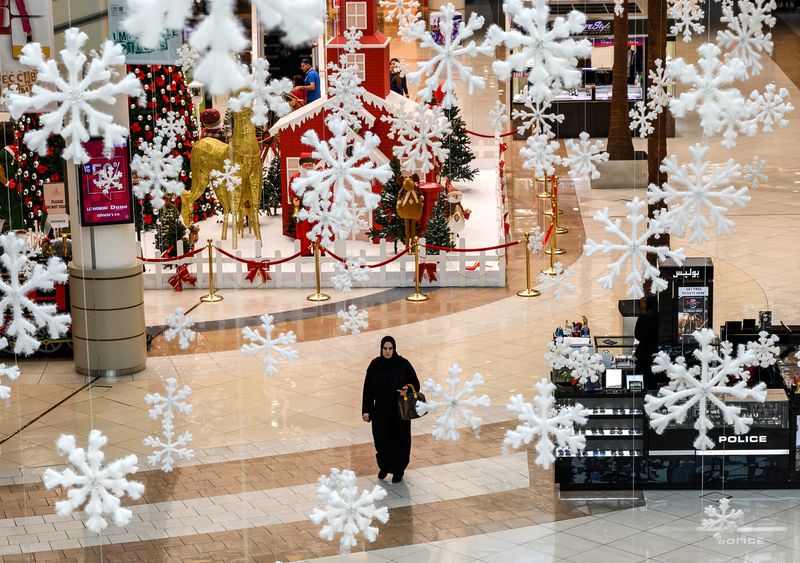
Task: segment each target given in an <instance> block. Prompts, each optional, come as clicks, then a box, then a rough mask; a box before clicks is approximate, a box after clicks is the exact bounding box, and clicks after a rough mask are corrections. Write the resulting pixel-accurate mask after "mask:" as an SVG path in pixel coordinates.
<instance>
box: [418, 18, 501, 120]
mask: <svg viewBox="0 0 800 563" xmlns="http://www.w3.org/2000/svg"><path fill="white" fill-rule="evenodd" d="M439 12H440V14H441V16H440V18H439V34H440V36H441V38H442V40H441V43H439V42H437V40H436V39H434V36H433V34H432V33H430V32H429V31H428V30H427V29H426V27H425V22H424V21H419V22H417V23H415V24H414V25H412V26H411V28H410V34H411V36H412V37H414V38H415V39H417V40H418V41H419V48H420V49H430V50H431V51H433V57H432V58H430V59H428V60H425V61H423V62H421V63H417V66H418V68H417V70H415V71H414V72H409V73H408V75H407V76H408V81H409V82H410V83H411V84H414V85H418V84H419V82H420V80H422V77H423V76H427V78H426V79H425V87H424V88H422V89H420V90H419V91H418V92H417V97H419V98H420V99H422V100H423V101H425V102H430V101H431V99H433V93H434V92H435V91H436V90H437V89H439V88H440V89H441V91H442V93H443V94H444V97H443V98H442V101H441V104H442V107H443V108H445V109H449V108H452V107H453V106H455V105H456V103H457V102H456V96H455V94H456V83H455V76H456V74H457V75H458V78H460V79H461V80H462V81H463V82H465V83H466V84H467V94H468V95H469V96H472V95H473V94H474V93H475V91H476V90H483V89H484V88H485V86H486V81H485V80H484V79H483V77H482V76H479V75H476V74H475V73H474V72H473V69H472V67H471V66H468V65H466V64H464V63H462V62H461V61H460V60H459V58H460V57H470V58H473V59H474V58H475V57H477V56H478V55H479V54H483V55H490V54H492V53H493V52H494V49H493V48H492V47H491V46H490V45H488V44H484V45H482V46H480V47H479V46H478V45H477V44H476V43H475V41H470V42H469V43H467V39H469V38H470V37H472V36H473V35H474V34H475V32H476V31H479V30H480V29H481V28H482V27H483V22H484V19H483V16H479V15H478V14H476V13H475V12H472V13H471V14H470V16H469V20H467V23H466V25H465V24H464V23H463V22H461V19H460V18H461V14H460V13H459V12H458V11H456V8H455V6H453V5H452V4H445V5H444V6H442V7H441V8H440V9H439ZM456 14H458V17H459V20H458V22H459V23H460V25H459V27H458V29H457V31H456V32H455V33H454V26H455V23H454V22H455V17H456Z"/></svg>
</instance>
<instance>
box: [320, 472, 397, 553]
mask: <svg viewBox="0 0 800 563" xmlns="http://www.w3.org/2000/svg"><path fill="white" fill-rule="evenodd" d="M384 497H386V490H385V489H383V488H382V487H379V486H378V485H375V486H374V487H373V488H372V490H371V491H368V490H361V491H359V489H358V487H357V485H356V479H355V474H354V473H353V472H352V471H348V470H345V471H342V472H341V473H339V472H338V471H337V470H335V469H334V470H332V471H331V476H330V477H329V478H326V477H325V476H323V478H321V479H320V481H319V485H318V487H317V498H319V499H320V504H321V505H322V508H314V510H313V511H312V512H311V514H310V515H309V518H311V521H312V522H313V523H314V524H315V525H317V526H319V525H320V524H322V523H323V522H325V524H324V525H323V526H322V528H321V529H320V531H319V537H320V538H322V539H324V540H327V541H332V540H333V537H334V536H335V535H336V534H342V537H341V538H340V540H339V552H340V554H342V555H346V554H348V553H350V551H351V550H352V548H353V547H355V546H356V545H358V542H357V541H356V536H357V535H358V534H359V533H361V534H363V535H364V539H365V540H366V541H368V542H374V541H375V540H376V539H377V538H378V528H377V527H375V526H372V521H373V519H377V520H378V521H379V522H381V523H383V524H385V523H386V522H388V521H389V509H388V508H387V507H385V506H382V507H380V508H378V507H376V506H375V503H376V502H378V501H380V500H382V499H383V498H384Z"/></svg>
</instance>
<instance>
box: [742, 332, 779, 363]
mask: <svg viewBox="0 0 800 563" xmlns="http://www.w3.org/2000/svg"><path fill="white" fill-rule="evenodd" d="M779 341H780V338H779V337H778V335H777V334H770V333H768V332H767V331H765V330H762V331H761V332H759V333H758V340H757V341H756V342H748V343H747V350H748V351H749V352H752V353H753V355H754V356H755V358H754V361H753V363H752V364H750V365H754V366H760V367H762V368H768V367H769V366H771V365H774V364H775V362H776V361H777V360H778V356H779V355H780V353H781V349H780V348H779V347H778V346H777V344H778V342H779Z"/></svg>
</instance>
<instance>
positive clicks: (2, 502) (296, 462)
mask: <svg viewBox="0 0 800 563" xmlns="http://www.w3.org/2000/svg"><path fill="white" fill-rule="evenodd" d="M792 25H794V22H792ZM795 27H796V25H795ZM787 29H788V27H787ZM678 48H679V54H681V55H682V54H689V49H690V48H691V45H690V46H684V45H683V44H679V46H678ZM401 51H402V55H403V56H404V57H405V58H406V59H407V60H412V59H413V58H415V57H416V54H415V52H414V51H413V49H411V48H410V47H408V46H406V45H400V44H398V52H401ZM488 62H489V61H488V59H485V60H484V61H483V64H486V63H488ZM487 77H488V78H489V80H488V82H489V88H488V90H487V91H489V92H492V94H482V95H478V96H472V97H469V98H467V97H466V96H464V99H465V102H464V115H465V119H466V120H467V123H468V125H469V126H470V127H471V128H472V129H478V130H488V120H487V119H486V114H487V113H488V110H489V108H490V107H491V106H492V105H493V103H494V97H495V96H496V93H495V92H496V86H497V85H496V83H493V82H492V78H491V76H490V75H487ZM768 80H769V81H774V82H776V84H777V85H778V86H781V87H786V88H788V89H789V90H790V92H791V93H792V96H793V98H794V99H795V101H797V100H800V95H798V88H797V86H795V85H794V84H792V82H791V81H790V80H789V79H788V78H787V76H786V75H785V74H784V72H783V71H782V70H781V68H779V67H778V66H776V65H774V64H772V63H771V62H769V61H768V64H767V69H766V70H765V73H764V75H763V76H762V77H759V78H758V79H754V80H752V81H751V82H750V83H749V84H747V88H745V89H746V90H747V89H748V88H750V87H752V88H755V87H759V86H763V84H764V82H765V81H768ZM699 140H700V137H699V136H698V133H697V128H696V123H694V122H693V121H691V120H690V121H688V122H685V123H683V122H682V123H681V125H680V128H679V137H678V138H676V139H673V140H671V141H670V145H669V150H670V153H674V154H678V155H679V156H681V157H684V156H685V155H686V154H687V151H686V148H687V147H688V146H689V145H690V144H692V143H694V142H698V141H699ZM637 143H638V141H637ZM798 146H800V116H794V119H793V120H792V123H791V125H790V126H789V127H788V128H786V129H782V130H779V131H778V132H776V133H773V134H772V135H760V136H759V137H758V138H756V139H752V140H750V139H741V140H740V142H739V144H738V145H737V147H736V148H735V149H734V150H731V151H725V150H723V149H721V148H719V146H717V145H715V144H714V143H713V142H712V147H713V153H712V155H713V158H714V159H715V160H716V161H720V160H723V159H725V158H729V157H733V158H737V159H739V160H740V161H741V162H746V161H749V160H751V159H752V156H753V154H755V153H756V152H757V154H758V155H759V156H760V157H761V158H763V159H765V160H767V162H768V163H769V165H768V169H767V172H768V174H769V182H768V183H767V184H766V185H764V186H762V187H761V188H759V190H758V191H757V192H755V193H753V194H752V196H753V200H752V202H751V203H750V205H748V207H746V208H744V209H736V210H734V211H733V212H732V214H731V216H732V217H733V218H734V220H735V221H736V227H735V228H734V230H733V232H732V234H731V235H730V236H727V237H724V238H714V239H713V240H712V241H711V242H710V243H708V244H706V245H704V246H702V247H693V246H690V245H687V244H685V243H683V241H674V242H675V244H676V245H681V244H683V246H684V247H685V248H686V251H687V255H690V256H711V257H713V259H714V262H715V266H716V279H715V291H716V295H715V318H716V323H715V324H719V323H720V322H721V321H722V320H724V319H739V318H742V317H752V316H754V314H755V313H757V311H759V310H763V309H771V310H772V311H773V312H774V317H775V319H776V320H784V321H786V322H787V324H788V323H795V324H796V323H798V322H800V302H798V300H797V290H796V287H797V268H798V265H797V257H796V250H795V249H796V245H797V234H796V225H797V224H798V217H800V201H799V199H798V197H797V194H798V192H800V168H798V164H797V163H798V159H797V154H798V152H797V147H798ZM515 149H516V147H512V150H515ZM509 172H511V175H512V178H513V182H512V185H511V186H510V189H511V192H510V194H509V200H510V204H511V209H510V215H511V217H512V218H513V231H514V233H515V236H519V234H520V233H522V232H524V231H525V230H526V229H528V228H530V227H531V226H532V225H534V224H536V223H539V222H541V221H542V217H541V211H542V208H541V205H542V204H541V202H539V201H538V200H536V199H535V198H534V197H532V190H531V186H530V183H529V182H528V181H527V179H526V177H525V176H524V175H523V174H522V171H521V170H520V169H519V168H518V167H516V166H515V165H514V163H513V162H512V164H511V166H510V170H509ZM633 195H639V196H642V195H644V194H642V193H638V194H635V193H632V192H630V191H622V190H610V191H594V192H592V191H591V190H590V189H589V187H588V186H585V185H577V186H574V188H573V187H569V186H565V193H564V197H565V200H564V203H565V204H566V205H565V216H564V223H565V224H566V225H568V227H569V229H570V233H569V234H567V235H566V236H565V237H564V239H563V246H564V247H565V248H567V250H568V254H567V255H566V256H565V257H563V260H564V261H565V262H566V263H574V266H575V270H576V273H575V276H574V279H573V281H574V282H575V283H576V285H577V286H578V292H577V293H576V294H575V295H572V296H568V297H567V299H566V300H565V302H563V303H560V304H556V303H555V302H554V301H553V300H552V299H551V298H549V297H540V298H537V299H522V298H518V297H516V296H514V291H515V290H517V289H520V288H521V284H522V283H523V281H524V267H523V262H522V256H521V255H520V254H519V253H512V254H511V255H510V257H509V280H510V281H509V287H508V288H500V289H497V288H495V289H463V290H462V289H440V290H437V291H432V292H431V295H432V297H433V298H432V300H431V301H429V302H427V303H423V304H409V303H407V302H405V301H404V300H403V299H402V294H398V293H397V292H396V291H394V292H392V291H390V292H384V291H376V290H364V291H360V292H356V293H354V294H350V295H340V294H337V293H336V292H333V293H334V298H335V300H336V302H337V303H340V302H342V301H343V300H345V299H363V300H370V301H368V302H367V301H364V303H367V304H366V305H365V306H367V308H368V309H369V310H370V319H369V320H370V323H371V328H370V330H368V331H366V332H364V333H362V334H361V335H359V336H341V335H340V333H339V331H338V324H339V321H338V319H336V316H335V310H336V308H337V307H336V306H333V307H330V306H328V308H319V309H309V308H308V307H309V304H308V302H306V301H305V296H306V294H307V290H297V291H295V290H279V291H276V290H271V291H258V290H252V291H247V290H242V291H238V292H237V291H229V292H224V294H225V297H226V299H225V301H223V302H222V303H219V304H201V305H196V303H197V297H198V294H197V292H191V291H185V292H183V293H179V294H176V293H172V292H148V293H147V294H146V309H147V318H148V325H151V326H157V325H161V324H163V322H164V321H163V319H164V316H165V315H166V313H167V312H169V311H171V310H172V309H174V307H176V306H178V305H181V306H183V307H184V308H189V307H193V306H195V305H196V307H195V308H194V310H193V311H192V314H193V315H194V316H195V318H196V319H197V320H198V321H201V322H202V323H203V332H201V334H200V336H199V341H198V343H197V345H196V346H195V347H194V348H193V349H192V350H189V351H188V352H180V351H178V350H177V349H176V347H175V346H174V345H173V344H170V343H165V342H163V340H162V339H161V338H160V337H157V338H156V340H155V342H154V347H153V351H152V355H151V357H150V358H149V361H148V367H147V370H146V371H144V372H142V373H140V374H137V375H136V376H132V377H123V378H119V379H117V380H114V381H106V380H93V379H88V378H83V377H80V376H78V375H76V374H75V373H74V371H73V369H72V366H71V364H70V363H69V362H65V361H48V359H46V358H44V359H43V358H37V359H36V360H32V361H25V362H22V364H21V368H22V377H21V378H20V380H19V381H18V382H16V383H14V384H13V395H12V398H11V400H10V401H9V402H8V404H6V405H5V408H3V409H1V410H0V436H7V438H4V440H3V441H2V443H1V444H0V555H2V557H3V560H4V561H34V560H35V561H45V560H71V561H100V560H103V561H134V560H135V561H210V560H228V561H241V560H248V561H269V562H272V561H275V560H282V561H297V560H315V561H333V560H339V558H338V557H337V556H336V555H335V554H336V552H337V548H336V546H335V545H331V544H329V543H328V542H325V541H323V540H321V539H319V538H318V537H317V530H316V528H315V527H314V526H313V524H311V522H310V521H309V520H308V519H307V518H306V514H307V513H308V511H309V510H310V509H311V507H312V506H313V496H314V494H313V491H314V483H315V481H316V479H317V477H318V476H319V475H320V474H322V473H327V472H328V471H329V470H330V468H331V467H349V468H352V469H353V470H354V471H355V472H356V473H357V474H358V476H359V480H360V484H361V485H363V486H364V487H367V486H371V485H372V484H373V483H375V482H377V480H376V478H375V472H376V468H375V467H374V451H373V449H372V444H371V437H370V430H369V427H368V426H367V425H365V424H364V423H363V422H361V420H360V412H359V411H360V391H361V384H362V380H363V374H364V370H365V368H366V366H367V364H368V363H369V361H370V359H371V358H372V357H374V356H375V355H377V352H378V343H379V340H380V337H381V336H382V335H383V334H384V333H390V334H392V335H393V336H395V338H396V339H397V342H398V351H399V353H400V354H402V355H404V356H406V357H407V358H408V359H409V360H411V362H412V363H413V364H414V366H415V367H416V369H417V372H418V373H419V375H420V377H421V378H424V377H434V378H437V379H442V378H443V377H444V376H445V374H446V372H447V369H448V368H449V367H450V365H451V364H452V363H455V362H457V363H458V364H459V365H461V367H462V368H463V369H464V371H465V373H467V374H471V373H472V372H474V371H479V372H480V373H482V374H483V375H484V378H485V380H486V383H485V385H484V391H485V392H486V393H487V394H488V395H489V396H490V398H491V401H492V406H491V407H489V408H488V409H485V410H484V411H482V413H481V415H482V416H483V419H484V426H483V429H482V432H481V434H480V436H479V437H476V436H474V435H472V434H471V433H469V432H466V431H464V432H463V435H462V439H461V440H460V441H459V442H457V443H444V444H443V443H439V442H436V441H435V440H434V439H433V438H432V437H431V436H430V434H429V432H430V428H431V424H432V420H427V419H422V420H420V421H417V422H415V423H414V446H413V452H412V461H411V466H410V468H409V471H408V472H407V474H406V479H405V481H404V482H403V483H402V484H399V485H392V484H389V483H386V484H384V486H385V487H386V488H387V490H388V492H389V495H388V496H387V499H386V501H385V502H386V504H387V505H388V506H389V507H390V521H389V523H388V524H385V525H382V526H381V531H380V535H379V537H378V541H377V542H375V543H374V544H370V545H369V546H368V551H366V552H365V551H364V545H363V543H362V542H361V541H360V540H359V546H358V547H357V548H356V549H355V550H354V551H355V552H354V553H353V554H351V555H350V556H349V557H348V558H347V559H342V560H343V561H347V560H353V561H376V562H383V561H402V562H409V563H412V562H413V563H418V562H419V563H425V562H460V561H481V562H491V563H505V562H539V561H541V562H545V561H576V562H577V561H581V562H586V561H591V562H598V563H602V562H605V561H609V562H611V561H613V562H628V561H645V560H648V561H659V562H681V563H682V562H687V561H786V562H788V561H798V560H800V542H799V541H798V540H797V537H800V533H798V532H800V508H798V500H800V494H798V493H797V492H795V491H738V490H737V491H725V492H724V494H726V495H729V496H731V497H732V500H731V502H732V503H734V504H735V506H736V507H737V508H741V509H742V510H743V511H744V513H745V518H744V520H743V522H742V523H741V525H740V527H739V528H738V530H737V531H736V532H734V533H732V534H729V535H728V536H726V537H723V538H720V539H717V538H714V537H713V536H712V534H710V533H708V532H703V531H701V530H700V529H699V527H700V522H701V520H702V518H703V509H704V507H705V506H707V505H709V504H711V503H714V502H716V500H717V499H718V498H720V493H719V492H717V491H659V492H653V491H644V492H643V491H639V490H627V491H616V492H614V493H613V494H607V493H606V494H592V495H574V494H571V495H568V494H560V492H559V491H558V490H557V489H556V488H555V486H554V484H553V475H552V472H550V471H545V470H542V469H541V468H539V467H538V466H536V465H535V464H534V463H533V457H534V456H531V455H530V452H529V451H528V450H526V449H523V450H520V451H518V452H513V453H511V454H509V455H503V454H502V451H501V445H500V444H501V440H502V436H503V433H504V431H505V429H506V428H507V427H508V426H509V424H510V422H509V415H508V414H507V412H506V411H505V408H504V406H505V403H506V401H507V398H508V396H509V395H510V394H512V393H517V392H519V393H525V394H527V395H530V394H531V393H532V385H533V383H534V382H535V381H536V380H537V379H538V378H539V377H541V376H544V375H545V374H546V373H547V372H546V369H545V366H544V361H543V357H542V355H543V351H544V347H545V344H546V342H547V340H548V338H549V337H550V332H551V330H552V328H553V327H554V326H555V325H556V324H558V323H562V322H563V321H564V320H565V319H569V320H578V319H579V318H580V317H581V315H586V316H587V317H588V319H589V322H590V326H591V327H592V330H593V332H594V334H618V333H619V332H620V330H621V320H620V318H619V315H618V313H617V310H616V301H617V299H619V298H621V297H623V296H624V289H622V288H616V289H615V290H613V291H606V290H603V289H602V288H601V287H600V285H599V283H598V281H597V278H598V277H599V276H600V275H601V274H602V273H603V270H604V267H605V264H606V261H605V260H604V259H602V258H592V259H589V258H587V257H586V256H583V255H581V253H580V248H581V245H582V243H583V240H584V239H585V238H586V237H594V238H602V237H603V232H602V229H601V228H600V227H599V226H598V225H597V224H596V223H595V222H594V221H592V220H591V216H592V214H593V213H594V211H595V210H597V209H601V208H603V207H609V208H610V209H611V211H612V215H620V214H622V212H623V210H624V204H625V202H626V201H628V200H630V198H631V197H632V196H633ZM543 265H544V262H543V260H542V259H539V258H537V259H536V262H535V264H534V268H535V270H537V271H538V269H540V268H541V267H542V266H543ZM265 312H269V313H272V314H276V315H279V318H280V319H281V322H280V325H279V326H280V329H281V330H289V329H291V330H295V332H296V333H297V334H298V344H297V349H298V351H299V353H300V358H299V359H298V360H297V361H296V362H293V363H282V364H281V365H280V371H279V373H278V374H277V375H276V376H274V377H271V378H267V377H266V376H264V374H263V366H262V365H261V364H260V363H259V361H258V360H257V359H249V358H244V357H243V356H242V355H241V354H240V353H239V352H238V347H239V346H240V345H241V338H240V326H239V325H241V324H242V323H243V322H246V321H242V320H241V319H247V318H251V317H253V316H255V315H258V314H261V313H265ZM168 377H177V378H178V379H179V380H180V381H181V383H186V384H189V385H190V386H191V387H192V389H193V393H192V396H191V402H192V404H193V405H194V412H193V414H192V415H190V416H188V417H182V416H179V417H178V419H177V423H176V424H177V426H178V428H181V427H185V428H187V429H191V432H192V434H193V436H194V441H193V443H192V447H193V448H194V450H195V453H196V459H195V460H194V461H192V462H190V463H187V464H185V465H182V466H181V467H180V468H178V469H176V470H175V471H173V472H172V473H170V474H165V473H162V472H160V471H157V470H155V469H153V468H151V467H148V466H147V463H146V456H147V454H148V453H149V448H146V447H144V446H143V445H142V439H143V438H144V437H145V436H147V435H148V434H155V433H157V432H158V430H159V429H158V427H157V425H156V423H155V422H154V421H152V420H150V419H149V418H148V416H147V407H146V405H145V404H144V400H143V398H144V395H145V394H147V393H150V392H154V391H160V390H161V389H162V385H163V381H164V379H166V378H168ZM92 428H99V429H101V430H102V431H103V432H104V433H105V434H106V435H107V436H108V438H109V444H110V445H109V446H108V447H107V448H106V449H105V453H106V456H107V459H114V458H117V457H119V456H122V455H126V454H128V453H131V452H132V453H136V454H137V455H138V456H139V460H140V462H139V463H140V472H139V473H138V474H137V477H136V478H137V479H139V480H141V481H143V482H144V483H145V485H146V492H145V495H144V497H143V498H142V499H141V500H139V501H135V502H130V503H129V504H130V505H132V507H133V511H134V517H133V521H132V522H131V523H130V524H129V525H128V526H126V527H125V528H117V527H114V526H110V527H109V529H108V530H106V532H105V533H103V534H101V535H100V536H99V537H98V536H95V535H92V534H89V533H87V532H86V531H85V529H84V527H83V525H82V523H81V522H80V521H79V520H80V517H81V515H80V514H73V515H72V516H68V517H59V516H57V515H56V514H55V513H54V506H53V505H54V503H55V501H56V500H57V499H58V497H59V494H60V493H59V492H56V491H47V490H45V488H44V487H43V485H42V482H41V477H40V475H41V472H42V471H43V469H44V467H46V466H50V465H58V464H60V463H63V458H61V457H60V456H59V455H58V454H57V453H56V451H55V447H54V441H55V439H56V438H57V437H58V435H59V434H61V433H72V434H75V435H76V437H77V438H78V441H79V442H84V441H85V439H86V436H87V434H88V432H89V430H90V429H92Z"/></svg>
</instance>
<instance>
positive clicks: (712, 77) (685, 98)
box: [667, 43, 752, 148]
mask: <svg viewBox="0 0 800 563" xmlns="http://www.w3.org/2000/svg"><path fill="white" fill-rule="evenodd" d="M697 52H698V53H699V54H700V59H699V60H698V62H697V66H696V67H695V65H693V64H686V62H685V61H684V60H683V59H675V60H673V61H672V62H671V63H670V65H669V66H668V67H667V72H668V73H669V74H670V75H671V76H673V77H674V78H675V79H676V80H677V81H680V82H681V83H683V84H687V85H689V86H690V88H689V89H688V90H685V91H683V92H681V93H680V95H678V96H677V97H675V98H673V99H672V100H670V102H669V109H670V111H671V112H672V113H673V115H675V117H685V116H686V114H687V112H690V111H696V112H697V114H698V116H699V118H700V127H701V128H702V129H703V133H704V134H705V135H707V136H711V135H714V134H715V133H719V132H722V133H723V137H724V140H723V141H722V145H723V146H724V147H726V148H731V147H733V146H735V145H736V137H737V136H738V133H739V131H742V132H745V133H747V134H751V133H752V130H751V129H749V130H748V124H747V117H748V111H747V110H748V108H747V104H746V103H745V99H744V98H743V97H742V93H741V92H740V91H739V89H738V88H726V87H725V86H728V85H731V84H733V82H734V81H736V80H739V79H741V78H743V77H744V75H745V66H744V63H743V62H742V61H740V60H737V59H734V58H730V59H728V60H727V61H726V62H722V61H721V60H720V58H719V56H720V50H719V47H717V46H716V45H714V44H713V43H703V44H702V45H701V46H700V47H699V48H698V49H697Z"/></svg>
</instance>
